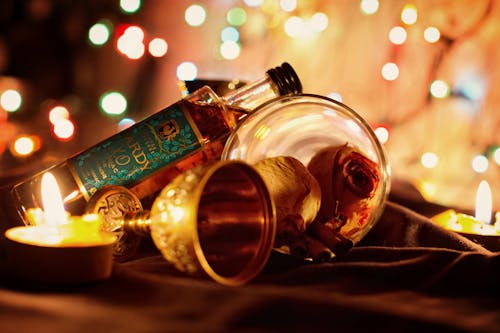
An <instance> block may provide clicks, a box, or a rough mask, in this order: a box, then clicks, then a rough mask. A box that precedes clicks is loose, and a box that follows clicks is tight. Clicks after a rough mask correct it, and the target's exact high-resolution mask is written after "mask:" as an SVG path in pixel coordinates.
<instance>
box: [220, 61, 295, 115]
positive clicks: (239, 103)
mask: <svg viewBox="0 0 500 333" xmlns="http://www.w3.org/2000/svg"><path fill="white" fill-rule="evenodd" d="M301 92H302V83H301V82H300V79H299V77H298V76H297V73H296V72H295V70H294V69H293V68H292V66H290V64H288V63H286V62H284V63H283V64H281V66H278V67H275V68H271V69H269V70H268V71H267V72H266V75H265V77H264V78H262V79H260V80H258V81H255V82H253V83H251V84H249V85H246V86H244V87H242V88H240V89H237V90H235V91H234V92H232V93H231V94H228V95H226V96H223V97H222V98H221V101H222V102H223V103H224V104H226V106H229V107H230V108H231V109H233V110H240V112H241V113H245V112H246V113H248V112H251V111H253V110H255V108H257V107H258V106H260V105H262V104H264V103H265V102H267V101H270V100H271V99H273V98H276V97H278V96H283V95H288V94H298V93H301Z"/></svg>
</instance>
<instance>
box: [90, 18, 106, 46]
mask: <svg viewBox="0 0 500 333" xmlns="http://www.w3.org/2000/svg"><path fill="white" fill-rule="evenodd" d="M110 26H111V24H109V23H108V22H105V21H99V22H97V23H95V24H94V25H93V26H91V27H90V29H89V31H88V34H87V37H88V40H89V42H90V44H91V45H92V46H102V45H104V44H106V43H107V42H108V40H109V37H110V36H111V28H110Z"/></svg>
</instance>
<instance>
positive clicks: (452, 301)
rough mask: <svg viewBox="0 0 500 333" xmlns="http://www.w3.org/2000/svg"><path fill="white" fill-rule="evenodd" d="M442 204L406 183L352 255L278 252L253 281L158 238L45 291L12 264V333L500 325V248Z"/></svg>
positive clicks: (2, 328) (8, 292) (1, 304)
mask: <svg viewBox="0 0 500 333" xmlns="http://www.w3.org/2000/svg"><path fill="white" fill-rule="evenodd" d="M442 209H444V207H440V206H439V205H434V204H432V203H428V202H425V200H423V199H421V198H418V197H415V196H414V193H411V191H410V192H408V189H407V188H405V186H398V184H395V186H394V185H393V190H392V192H391V196H390V200H389V202H388V203H387V204H386V207H385V210H384V212H383V214H382V216H381V218H380V220H379V222H378V223H377V224H376V225H375V226H374V227H373V229H372V230H371V231H370V232H369V233H368V234H367V236H366V237H365V238H364V239H363V240H362V241H361V242H360V243H358V244H356V246H355V247H354V248H353V249H352V250H351V251H350V252H349V253H347V254H346V255H345V256H342V257H340V258H336V259H335V260H334V261H333V262H328V263H317V264H316V263H314V264H313V263H307V262H303V261H298V260H295V259H293V258H290V257H289V256H285V255H282V254H279V253H273V254H272V255H271V258H270V259H269V261H268V264H267V266H266V267H265V269H264V271H263V272H262V273H261V274H260V275H259V276H258V277H257V278H256V279H255V280H253V281H252V282H250V283H249V284H247V285H245V286H242V287H225V286H222V285H219V284H217V283H216V282H214V281H212V280H208V279H201V278H193V277H188V276H185V275H184V274H182V273H179V272H177V271H176V270H175V268H174V267H173V266H172V265H171V264H169V263H168V262H167V261H166V260H165V259H164V258H163V257H162V256H161V255H160V254H159V252H158V251H157V250H156V249H155V248H154V247H152V246H151V247H148V246H144V249H143V251H142V252H141V253H140V255H138V256H137V257H136V258H134V259H132V260H130V261H127V262H124V263H115V264H114V267H113V273H112V276H111V277H110V278H109V279H107V280H105V281H100V282H96V283H91V284H85V285H78V286H72V287H64V286H59V287H51V288H37V287H35V286H26V285H21V284H17V283H16V282H15V281H9V280H7V279H5V278H3V277H4V276H5V272H3V273H2V274H3V275H2V277H0V332H2V333H8V332H37V333H45V332H50V333H57V332H65V333H66V332H82V333H84V332H85V333H87V332H93V333H96V332H113V331H119V332H122V333H123V332H134V333H135V332H349V331H352V332H357V331H360V332H361V331H362V332H366V331H369V332H500V297H499V296H500V292H499V290H500V253H499V252H491V251H489V250H487V249H486V248H484V247H482V246H480V245H478V244H476V243H474V242H472V241H470V240H468V239H466V238H464V237H462V236H461V235H458V234H456V233H453V232H450V231H447V230H444V229H442V228H440V227H438V226H436V225H434V224H432V222H431V221H430V220H429V218H428V217H427V216H428V215H432V214H433V213H436V212H438V211H440V210H442ZM426 215H427V216H426ZM0 244H1V243H0ZM0 267H2V266H0Z"/></svg>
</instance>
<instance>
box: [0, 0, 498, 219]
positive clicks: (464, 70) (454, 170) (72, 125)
mask: <svg viewBox="0 0 500 333" xmlns="http://www.w3.org/2000/svg"><path fill="white" fill-rule="evenodd" d="M0 24H1V30H0V154H1V159H0V167H1V169H0V177H1V178H0V179H1V180H2V181H3V182H4V183H5V182H9V181H12V180H14V179H18V178H20V177H23V176H25V175H29V174H30V173H32V172H34V171H37V170H41V169H42V168H45V167H47V166H49V165H51V164H52V163H54V162H58V161H62V160H63V159H65V158H66V157H69V156H71V155H72V154H74V153H77V152H79V151H81V150H83V149H85V148H88V147H90V146H91V145H93V144H95V143H97V142H98V141H100V140H102V139H104V138H106V137H108V136H110V135H112V134H114V133H116V132H117V131H119V130H121V129H123V128H125V127H127V126H129V125H130V124H133V123H134V122H135V121H139V120H141V119H143V118H144V117H146V116H147V115H150V114H151V113H153V112H156V111H158V110H160V109H162V108H163V107H165V106H167V105H169V104H172V103H173V102H175V101H176V100H178V99H179V98H181V97H182V95H181V90H180V89H179V82H180V81H182V80H193V79H223V80H232V79H240V80H245V81H251V80H254V79H258V78H260V77H261V76H262V75H263V73H264V72H265V70H267V69H268V68H270V67H274V66H277V65H279V64H281V63H282V62H283V61H288V62H289V63H290V64H292V66H293V67H294V68H295V69H296V70H297V72H298V73H299V76H300V77H301V79H302V81H303V84H304V90H305V92H308V93H315V94H321V95H328V96H331V97H332V98H334V99H337V100H341V101H342V102H344V103H345V104H347V105H349V106H350V107H351V108H353V109H355V110H356V111H357V112H358V113H359V114H360V115H361V116H362V117H364V118H365V119H366V120H367V121H368V122H369V123H370V124H371V125H372V126H373V128H374V130H375V131H376V133H377V135H378V136H379V138H380V140H381V141H382V142H383V143H384V145H385V147H386V150H387V154H388V157H389V160H390V163H391V165H392V172H393V176H394V177H395V178H401V179H405V180H408V181H409V182H411V183H412V184H414V185H415V186H416V187H417V188H418V189H419V190H420V191H421V193H422V195H423V196H424V197H425V198H427V199H429V200H433V201H436V202H439V203H442V204H448V205H455V206H461V207H464V208H471V207H473V205H474V202H475V201H474V200H475V199H474V198H475V194H476V192H475V191H476V188H477V186H478V184H479V182H480V181H481V180H487V181H488V182H489V184H490V186H491V188H492V193H493V202H494V204H493V205H494V207H495V209H496V210H498V209H499V207H500V186H499V184H500V182H499V179H500V166H499V165H500V149H499V144H500V116H499V112H498V108H499V107H500V93H499V90H498V87H500V43H499V42H498V41H499V40H500V7H499V1H494V0H491V1H486V0H478V1H468V0H454V1H451V0H419V1H416V0H415V1H411V2H409V1H401V0H379V1H376V0H362V1H354V0H331V1H320V0H318V1H315V0H303V1H301V0H296V1H295V0H245V1H243V0H239V1H237V0H213V1H192V0H176V1H160V0H148V1H142V2H141V1H140V0H121V1H120V0H89V1H65V0H24V1H15V0H3V1H2V2H1V3H0Z"/></svg>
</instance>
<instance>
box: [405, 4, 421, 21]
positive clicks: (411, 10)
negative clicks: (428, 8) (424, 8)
mask: <svg viewBox="0 0 500 333" xmlns="http://www.w3.org/2000/svg"><path fill="white" fill-rule="evenodd" d="M417 18H418V11H417V7H415V5H412V4H406V5H404V7H403V10H402V11H401V21H402V22H403V23H404V24H407V25H412V24H415V23H416V22H417Z"/></svg>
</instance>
